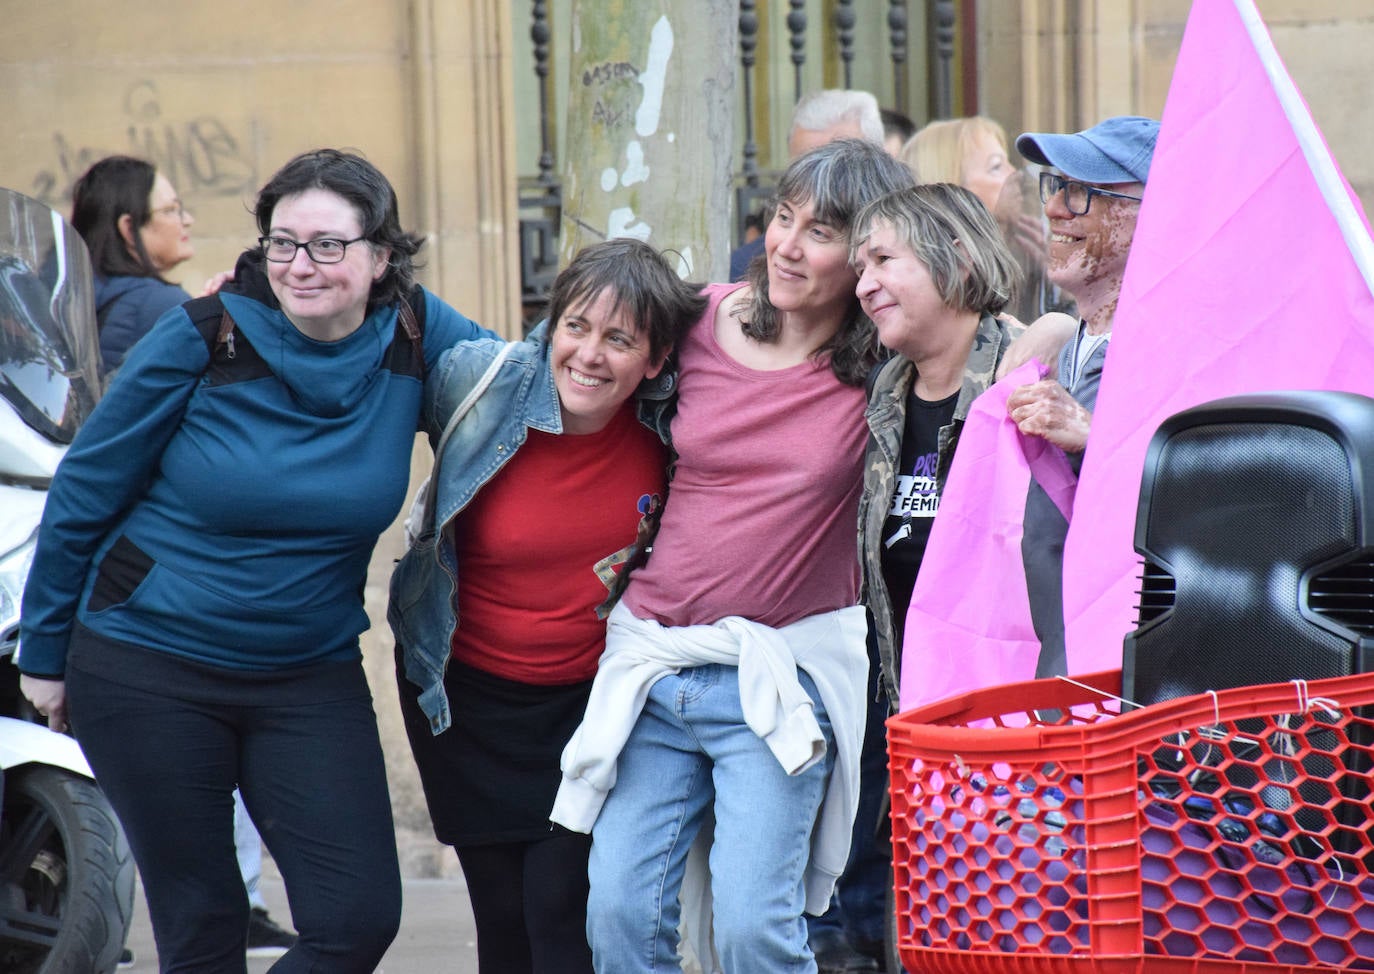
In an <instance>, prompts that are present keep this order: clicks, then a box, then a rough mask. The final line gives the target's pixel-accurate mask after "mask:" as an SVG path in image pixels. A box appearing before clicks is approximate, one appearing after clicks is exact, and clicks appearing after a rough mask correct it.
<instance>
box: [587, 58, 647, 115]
mask: <svg viewBox="0 0 1374 974" xmlns="http://www.w3.org/2000/svg"><path fill="white" fill-rule="evenodd" d="M638 80H639V69H638V68H636V67H635V66H634V65H633V64H630V63H628V62H626V61H603V62H602V63H600V64H594V65H592V66H590V67H588V68H587V69H586V70H584V71H583V72H582V86H583V87H584V88H595V89H596V94H595V96H594V100H593V104H592V120H593V121H594V122H598V123H600V124H601V125H604V126H605V127H606V128H607V129H610V130H612V131H614V130H616V129H619V128H620V127H621V126H622V125H624V124H625V123H626V122H627V121H629V119H630V117H631V114H632V112H633V107H632V105H631V100H632V99H633V98H634V92H635V90H636V89H637V85H634V82H637V81H638ZM626 82H629V83H630V84H626Z"/></svg>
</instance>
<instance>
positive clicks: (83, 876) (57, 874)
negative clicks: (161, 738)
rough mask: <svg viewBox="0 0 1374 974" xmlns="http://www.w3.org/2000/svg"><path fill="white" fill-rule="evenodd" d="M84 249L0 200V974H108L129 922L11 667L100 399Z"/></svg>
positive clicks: (60, 748)
mask: <svg viewBox="0 0 1374 974" xmlns="http://www.w3.org/2000/svg"><path fill="white" fill-rule="evenodd" d="M92 293H93V291H92V284H91V266H90V259H89V257H88V256H87V253H86V247H85V244H84V243H83V242H82V241H81V238H80V236H78V235H77V233H76V231H75V230H73V229H72V228H71V226H69V225H68V224H67V223H66V222H65V221H64V220H63V219H62V217H61V216H59V215H58V214H57V213H55V212H53V211H52V210H51V209H49V208H48V207H47V206H45V205H43V204H42V203H39V202H38V201H37V200H33V199H30V198H28V197H27V196H23V195H21V194H19V193H15V192H13V191H11V190H6V189H0V802H2V804H0V971H4V972H6V974H59V972H61V974H106V972H110V971H113V970H114V969H115V967H116V964H117V962H118V960H119V955H120V953H121V951H122V950H123V948H124V940H125V938H126V937H127V936H128V933H129V925H130V923H131V922H132V919H133V902H134V872H135V870H134V861H133V857H132V855H131V854H130V852H129V844H128V842H127V840H126V839H125V837H124V830H123V829H122V828H121V827H120V824H119V820H118V819H117V818H116V817H115V815H114V812H113V811H112V810H111V809H110V806H109V803H108V802H107V801H106V800H105V796H104V795H103V794H102V793H101V791H100V789H99V788H98V787H97V786H96V783H95V780H94V777H93V776H92V774H91V769H90V766H89V765H88V764H87V763H86V759H85V757H84V756H83V755H82V753H81V748H80V746H79V745H78V744H77V742H76V741H75V739H73V738H71V737H69V736H67V735H65V734H58V733H55V732H54V731H51V730H49V729H48V728H47V727H46V726H45V725H44V724H43V723H42V722H41V720H40V719H39V718H38V717H37V715H36V714H35V713H34V711H33V708H32V707H30V706H29V705H28V702H27V701H26V700H25V699H24V698H23V696H22V695H21V694H20V692H19V671H18V669H16V668H15V667H14V666H13V665H12V662H13V654H14V652H15V650H16V645H17V640H18V635H19V610H20V601H21V596H22V594H23V589H24V580H25V578H26V576H27V574H28V570H29V565H30V564H31V562H32V561H33V550H34V545H35V542H36V540H37V532H38V522H39V519H40V517H41V516H42V513H43V501H44V498H45V497H46V492H47V489H48V486H49V484H50V483H51V482H52V477H53V473H54V472H55V471H56V469H57V463H58V461H59V460H60V459H61V458H62V454H63V452H64V451H65V450H66V447H67V445H68V444H69V443H71V441H72V437H73V436H74V435H75V434H76V431H77V429H78V428H79V427H80V425H81V423H82V422H83V421H84V420H85V419H86V417H87V416H88V415H89V414H90V411H91V409H92V408H93V407H94V406H95V403H96V400H97V399H98V398H99V396H100V391H101V380H100V372H99V366H100V355H99V350H98V347H97V337H96V325H95V310H94V302H93V299H92Z"/></svg>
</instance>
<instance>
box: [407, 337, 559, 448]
mask: <svg viewBox="0 0 1374 974" xmlns="http://www.w3.org/2000/svg"><path fill="white" fill-rule="evenodd" d="M507 344H509V343H508V342H506V341H505V340H504V339H502V338H489V337H485V336H479V337H477V338H472V339H468V340H466V341H460V342H458V343H457V344H455V345H452V346H450V347H449V348H446V349H444V350H443V351H442V352H441V353H440V355H439V360H438V361H437V362H436V363H435V365H434V367H433V368H432V369H430V370H429V372H428V373H427V374H426V378H425V400H424V414H423V416H422V417H421V423H422V425H423V427H424V429H425V430H427V431H428V432H429V434H430V439H431V441H432V442H433V443H436V444H437V442H438V438H439V435H440V433H442V432H443V430H444V427H445V426H447V425H448V421H449V419H450V417H452V416H453V413H454V410H456V409H457V408H458V405H459V404H460V403H461V402H462V401H463V400H464V399H466V398H467V396H468V393H470V392H471V391H472V390H473V389H474V388H476V387H477V384H478V383H479V382H481V381H482V376H483V375H485V374H486V371H487V368H488V367H489V366H490V365H491V363H492V362H493V361H495V359H496V356H497V355H498V354H499V353H500V351H501V349H503V348H504V347H505V346H506V345H507ZM522 344H527V343H522ZM534 347H535V346H533V345H530V348H531V351H533V349H534ZM528 357H529V356H517V355H510V354H508V355H507V357H506V361H505V362H504V363H502V367H503V368H522V367H524V366H523V365H521V364H520V362H519V361H518V360H520V359H524V358H528Z"/></svg>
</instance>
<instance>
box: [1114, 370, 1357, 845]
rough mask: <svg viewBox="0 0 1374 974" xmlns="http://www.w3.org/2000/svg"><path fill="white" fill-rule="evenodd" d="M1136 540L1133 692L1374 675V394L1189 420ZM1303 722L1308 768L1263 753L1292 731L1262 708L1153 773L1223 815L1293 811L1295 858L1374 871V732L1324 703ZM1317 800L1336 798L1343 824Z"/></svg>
mask: <svg viewBox="0 0 1374 974" xmlns="http://www.w3.org/2000/svg"><path fill="white" fill-rule="evenodd" d="M1135 547H1136V551H1137V552H1139V553H1140V555H1141V556H1142V557H1143V559H1144V566H1143V569H1142V578H1141V593H1140V604H1139V610H1140V614H1139V618H1138V620H1137V628H1136V630H1135V631H1134V632H1132V633H1131V634H1130V635H1128V636H1127V637H1126V640H1125V649H1124V653H1123V658H1122V693H1123V696H1124V697H1125V698H1126V699H1127V700H1129V701H1133V702H1135V703H1139V704H1143V705H1145V704H1151V703H1156V702H1159V701H1162V700H1168V699H1172V698H1174V697H1179V696H1183V695H1188V694H1196V693H1204V692H1206V691H1208V690H1222V689H1227V688H1231V687H1239V686H1249V685H1254V684H1261V683H1282V682H1286V681H1289V680H1295V679H1305V680H1316V679H1321V678H1325V677H1333V676H1345V675H1348V674H1351V673H1360V672H1366V671H1368V670H1370V669H1374V399H1370V398H1367V397H1365V396H1360V395H1354V394H1351V393H1340V392H1276V393H1265V394H1258V395H1249V396H1238V397H1234V398H1229V399H1220V400H1217V401H1215V402H1210V403H1206V404H1204V405H1201V406H1197V407H1195V408H1193V409H1189V410H1186V411H1184V412H1181V413H1178V414H1176V415H1174V416H1171V417H1170V418H1169V419H1167V420H1165V422H1164V423H1163V424H1162V425H1161V426H1160V428H1159V430H1158V432H1156V434H1155V436H1154V438H1153V439H1152V440H1151V442H1150V447H1149V450H1148V452H1147V454H1146V458H1145V468H1144V472H1143V477H1142V481H1141V488H1140V507H1139V510H1138V511H1137V515H1136V528H1135ZM1295 695H1296V691H1295ZM1294 709H1295V710H1297V709H1298V708H1297V707H1295V708H1294ZM1368 709H1369V708H1361V709H1357V710H1356V716H1359V717H1361V718H1365V717H1368V713H1367V710H1368ZM1285 719H1291V720H1292V721H1293V724H1292V726H1293V730H1294V733H1301V734H1303V735H1304V738H1305V740H1306V741H1307V743H1308V745H1309V746H1310V747H1311V748H1313V749H1314V750H1309V751H1307V752H1304V753H1306V754H1307V755H1308V756H1306V757H1303V758H1301V759H1300V760H1299V761H1289V760H1286V759H1284V758H1283V757H1282V751H1281V750H1280V751H1279V752H1277V756H1276V752H1275V751H1274V749H1273V748H1267V749H1264V748H1260V747H1259V746H1258V745H1257V744H1256V740H1257V739H1259V738H1265V740H1266V741H1273V740H1274V738H1275V736H1276V735H1275V731H1274V730H1273V728H1272V725H1269V724H1266V723H1265V722H1264V721H1263V720H1261V719H1259V718H1256V719H1254V720H1251V719H1246V720H1244V721H1241V722H1239V724H1238V725H1237V726H1238V728H1239V730H1240V731H1241V734H1240V735H1238V736H1235V737H1233V738H1230V739H1228V740H1226V741H1224V742H1223V743H1221V744H1220V745H1219V746H1218V745H1215V744H1214V743H1213V742H1211V741H1209V740H1206V739H1205V737H1204V738H1202V739H1199V738H1198V737H1197V736H1194V737H1193V738H1192V739H1191V740H1192V741H1193V744H1192V746H1191V747H1189V748H1187V749H1186V751H1185V750H1179V749H1169V750H1161V751H1159V752H1157V753H1156V754H1154V755H1152V757H1151V758H1150V759H1149V762H1148V766H1147V767H1146V768H1145V769H1143V771H1142V774H1143V775H1144V777H1145V778H1146V779H1147V781H1148V784H1149V786H1150V787H1151V789H1152V790H1153V792H1154V794H1155V795H1156V796H1158V797H1160V798H1166V797H1167V798H1173V799H1177V800H1180V801H1183V802H1184V807H1185V809H1188V810H1189V811H1190V813H1193V812H1195V811H1196V806H1197V803H1198V802H1202V803H1203V804H1205V805H1206V806H1207V807H1208V808H1210V809H1212V810H1213V813H1215V814H1220V813H1219V812H1217V809H1219V808H1223V807H1224V808H1229V809H1231V810H1232V811H1234V810H1235V809H1236V808H1237V807H1241V806H1244V807H1247V808H1251V809H1254V808H1268V809H1271V810H1275V811H1278V810H1283V809H1289V810H1292V811H1294V812H1295V814H1294V822H1295V827H1296V829H1297V832H1296V833H1295V834H1291V835H1290V836H1289V839H1290V840H1291V841H1289V842H1288V845H1289V847H1290V848H1291V849H1293V850H1294V851H1295V852H1302V850H1306V851H1305V852H1302V854H1309V853H1310V854H1311V855H1313V856H1316V855H1317V854H1319V850H1320V849H1321V848H1323V847H1325V848H1331V849H1333V850H1334V851H1336V852H1338V853H1341V852H1344V853H1352V854H1360V853H1363V855H1364V857H1365V862H1366V865H1367V866H1369V865H1371V859H1370V858H1369V852H1368V850H1369V848H1370V846H1369V844H1368V841H1367V839H1366V838H1365V835H1366V834H1367V832H1368V830H1369V827H1370V826H1369V823H1370V811H1369V795H1370V788H1371V780H1374V779H1371V777H1370V774H1369V767H1370V761H1369V756H1370V753H1371V751H1370V741H1369V740H1368V737H1369V734H1368V725H1367V724H1359V723H1357V724H1355V725H1352V734H1351V737H1350V738H1349V739H1348V743H1342V742H1341V741H1340V739H1339V738H1338V737H1337V735H1336V734H1335V732H1334V731H1333V729H1332V727H1331V723H1330V719H1329V718H1326V717H1323V715H1322V714H1321V713H1320V711H1314V712H1309V713H1308V714H1307V715H1303V716H1294V717H1292V718H1285ZM1284 726H1285V727H1286V726H1288V725H1287V724H1285V725H1284ZM1247 734H1248V735H1250V737H1249V738H1247V737H1246V736H1244V735H1247ZM1266 735H1269V736H1268V737H1266ZM1277 736H1279V737H1281V736H1282V735H1277ZM1323 750H1324V752H1325V753H1322V752H1323ZM1247 752H1248V753H1247ZM1314 753H1315V756H1313V754H1314ZM1209 766H1211V767H1213V768H1215V772H1209V771H1208V770H1207V768H1208V767H1209ZM1316 779H1330V785H1328V784H1326V783H1324V782H1323V781H1320V780H1316ZM1299 781H1301V782H1302V784H1296V786H1295V787H1285V785H1286V784H1287V783H1289V782H1293V783H1296V782H1299ZM1314 781H1315V784H1314ZM1333 788H1334V791H1333ZM1204 795H1206V796H1209V797H1206V798H1205V799H1204V798H1203V797H1202V796H1204ZM1298 802H1300V803H1301V805H1300V807H1298V806H1297V803H1298ZM1317 805H1326V806H1328V807H1331V808H1333V809H1334V812H1333V814H1334V824H1335V825H1336V827H1337V828H1336V831H1335V833H1334V835H1333V834H1331V832H1330V829H1329V827H1328V826H1329V823H1328V821H1327V820H1326V819H1325V818H1324V816H1323V815H1321V814H1320V813H1318V812H1315V811H1312V809H1313V808H1314V807H1315V806H1317ZM1323 833H1325V834H1326V835H1327V837H1326V838H1313V837H1314V836H1317V835H1319V834H1323ZM1328 842H1329V843H1330V845H1329V846H1327V843H1328ZM1314 850H1316V851H1314Z"/></svg>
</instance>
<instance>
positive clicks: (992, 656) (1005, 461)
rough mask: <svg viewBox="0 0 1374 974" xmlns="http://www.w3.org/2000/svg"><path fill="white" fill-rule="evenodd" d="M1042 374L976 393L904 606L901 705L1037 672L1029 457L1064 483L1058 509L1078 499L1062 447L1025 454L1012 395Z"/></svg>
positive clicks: (1015, 375)
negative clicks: (1027, 555) (1025, 541)
mask: <svg viewBox="0 0 1374 974" xmlns="http://www.w3.org/2000/svg"><path fill="white" fill-rule="evenodd" d="M1043 374H1044V370H1043V368H1039V367H1038V363H1034V362H1031V363H1027V364H1026V365H1023V366H1021V367H1020V368H1019V369H1017V370H1016V371H1014V372H1012V373H1011V374H1009V375H1007V376H1006V377H1005V378H1003V379H1002V381H1001V382H998V383H997V384H996V385H994V386H993V387H992V388H990V389H988V391H987V392H985V393H983V395H981V396H979V397H978V399H977V400H975V401H974V403H973V408H972V409H970V410H969V414H968V418H967V419H966V420H965V421H964V429H963V432H962V433H960V435H959V448H958V450H957V451H956V452H955V454H954V464H953V465H952V466H951V468H950V471H949V479H948V480H947V481H946V482H945V489H944V492H943V494H942V495H941V498H940V512H939V515H938V516H937V517H936V518H935V523H934V524H933V525H932V526H931V530H930V540H929V541H928V542H927V544H926V552H925V556H924V558H923V559H922V562H921V571H920V573H919V574H918V575H917V576H916V588H915V590H914V591H913V592H912V595H911V608H910V609H909V610H908V611H907V619H906V633H905V636H904V637H903V640H902V673H901V685H900V691H901V709H902V710H910V709H911V708H912V707H917V706H920V705H921V704H923V703H931V702H933V701H935V700H941V699H943V698H945V697H948V696H950V695H952V694H955V693H960V692H962V691H965V690H975V689H978V688H979V687H985V686H992V685H995V684H998V683H1009V682H1012V681H1015V680H1030V679H1033V678H1034V677H1035V661H1036V657H1037V656H1038V655H1039V652H1040V644H1039V642H1037V641H1036V638H1035V630H1034V629H1033V628H1032V627H1031V622H1030V606H1029V604H1028V603H1027V600H1026V576H1025V573H1024V572H1023V571H1022V569H1021V520H1022V515H1023V514H1024V513H1025V509H1026V488H1027V487H1028V486H1029V485H1030V478H1031V469H1032V467H1031V462H1032V460H1034V461H1035V463H1036V472H1037V474H1038V475H1039V476H1040V477H1041V478H1042V482H1043V480H1052V481H1053V482H1054V483H1056V484H1057V485H1058V490H1057V491H1056V494H1057V495H1058V498H1059V499H1058V500H1057V503H1059V504H1060V505H1061V510H1062V509H1063V508H1064V505H1065V504H1066V503H1067V504H1068V505H1070V507H1071V505H1072V493H1073V486H1074V476H1073V471H1072V470H1070V469H1069V466H1068V461H1067V460H1065V459H1064V455H1063V454H1062V453H1058V456H1057V459H1056V458H1055V456H1054V453H1048V452H1046V451H1041V450H1037V449H1035V448H1034V447H1032V448H1031V449H1032V454H1031V455H1027V454H1026V452H1025V451H1024V450H1023V444H1022V441H1023V439H1026V438H1023V437H1022V436H1021V433H1020V431H1019V430H1017V428H1016V424H1015V423H1014V422H1012V421H1011V420H1010V419H1009V418H1008V417H1007V396H1009V395H1010V394H1011V392H1012V390H1014V389H1016V388H1017V387H1018V386H1022V385H1025V384H1026V383H1028V382H1034V381H1036V380H1037V379H1039V378H1040V377H1041V376H1042V375H1043ZM1041 442H1043V441H1041ZM1054 452H1055V453H1057V452H1058V451H1054ZM1042 465H1043V466H1042ZM1042 470H1043V471H1044V472H1043V473H1042V472H1041V471H1042ZM1066 495H1067V496H1066Z"/></svg>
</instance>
